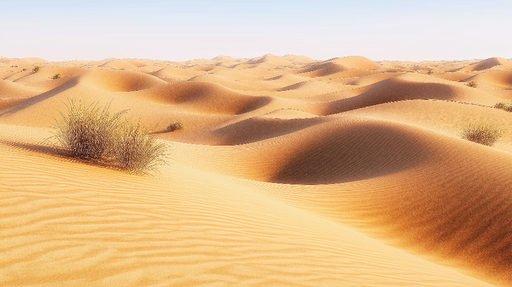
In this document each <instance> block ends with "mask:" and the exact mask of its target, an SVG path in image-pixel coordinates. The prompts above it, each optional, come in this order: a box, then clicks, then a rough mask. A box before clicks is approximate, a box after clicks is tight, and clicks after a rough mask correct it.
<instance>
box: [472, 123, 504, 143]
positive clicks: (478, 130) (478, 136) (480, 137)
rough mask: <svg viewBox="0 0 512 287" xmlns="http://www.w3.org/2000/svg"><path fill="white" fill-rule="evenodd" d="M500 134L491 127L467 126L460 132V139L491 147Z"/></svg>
mask: <svg viewBox="0 0 512 287" xmlns="http://www.w3.org/2000/svg"><path fill="white" fill-rule="evenodd" d="M501 135H502V132H501V131H500V130H499V129H497V128H495V127H494V126H492V125H476V124H469V125H468V126H466V127H465V128H464V129H463V131H462V138H463V139H466V140H469V141H472V142H476V143H479V144H483V145H487V146H492V145H493V144H494V143H495V142H496V141H497V140H498V139H499V138H500V137H501Z"/></svg>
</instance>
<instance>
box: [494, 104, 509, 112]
mask: <svg viewBox="0 0 512 287" xmlns="http://www.w3.org/2000/svg"><path fill="white" fill-rule="evenodd" d="M494 108H495V109H500V110H504V111H507V112H512V104H507V103H503V102H500V103H497V104H495V105H494Z"/></svg>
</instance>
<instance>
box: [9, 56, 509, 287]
mask: <svg viewBox="0 0 512 287" xmlns="http://www.w3.org/2000/svg"><path fill="white" fill-rule="evenodd" d="M36 66H38V67H39V69H38V70H37V71H35V70H34V68H35V67H36ZM56 74H60V77H54V76H55V75H56ZM53 78H55V79H53ZM470 82H476V83H477V84H478V86H477V87H476V88H474V87H470V86H468V85H467V84H468V83H470ZM70 98H78V99H80V100H82V101H84V102H86V103H92V102H99V103H101V104H108V103H111V109H112V110H113V111H120V110H124V109H130V111H129V113H128V116H129V117H133V118H134V119H139V118H140V121H141V122H142V123H143V124H144V125H145V126H147V127H149V128H150V129H152V130H153V131H155V132H156V136H157V137H158V140H159V141H161V142H163V143H165V144H166V145H168V149H169V156H168V159H167V161H168V164H166V165H161V166H159V168H158V171H157V172H155V173H154V174H152V175H132V174H128V173H125V172H122V171H117V170H113V169H109V168H105V167H101V166H96V165H92V164H88V163H84V162H80V161H78V160H72V159H69V158H63V157H61V156H58V155H56V153H55V151H54V149H53V148H52V147H51V145H49V142H48V138H49V137H51V135H52V133H51V132H52V129H53V123H54V119H55V118H56V117H58V116H59V112H63V111H65V110H66V106H65V104H66V103H67V101H68V99H70ZM511 101H512V61H511V60H507V59H503V58H499V57H496V58H490V59H479V60H468V61H438V62H399V61H380V62H377V61H372V60H370V59H367V58H365V57H361V56H351V57H340V58H334V59H330V60H326V61H320V60H314V59H311V58H309V57H306V56H296V55H286V56H275V55H265V56H262V57H258V58H254V59H237V58H233V57H229V56H218V57H216V58H213V59H196V60H191V61H186V62H171V61H159V60H144V59H107V60H103V61H67V62H64V61H63V62H49V61H46V60H44V59H41V58H25V59H10V58H5V57H0V206H1V208H0V227H1V228H0V254H1V256H0V286H512V224H511V223H512V174H511V172H510V171H511V164H512V113H510V112H506V111H504V110H499V109H496V108H493V106H494V105H495V104H496V103H498V102H505V103H510V102H511ZM175 121H179V122H182V123H183V125H184V129H183V130H178V131H174V132H165V128H166V127H167V125H168V124H170V123H172V122H175ZM468 123H486V124H493V125H495V126H496V127H498V128H499V129H500V130H501V131H502V132H503V136H502V138H501V139H500V140H499V141H497V142H496V144H495V145H494V146H492V147H489V146H484V145H480V144H477V143H474V142H470V141H467V140H464V139H462V138H461V136H460V133H461V130H462V128H463V127H464V126H465V125H467V124H468Z"/></svg>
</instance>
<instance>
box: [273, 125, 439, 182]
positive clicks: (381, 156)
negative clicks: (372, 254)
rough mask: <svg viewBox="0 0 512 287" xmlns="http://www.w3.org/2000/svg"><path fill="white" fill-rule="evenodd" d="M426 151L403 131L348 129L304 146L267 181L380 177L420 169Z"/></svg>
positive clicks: (351, 127) (341, 179) (375, 128)
mask: <svg viewBox="0 0 512 287" xmlns="http://www.w3.org/2000/svg"><path fill="white" fill-rule="evenodd" d="M429 149H430V148H429V147H427V146H426V144H424V143H422V141H421V140H420V139H418V137H417V136H416V135H413V134H409V133H408V132H407V131H406V132H403V131H401V130H400V129H397V128H394V127H387V126H381V125H378V124H366V125H365V124H358V125H351V126H350V127H346V128H342V129H339V130H337V131H333V132H331V133H329V134H327V135H318V137H317V138H315V139H314V140H312V141H310V142H304V147H303V148H301V149H300V150H299V151H298V152H296V153H295V154H293V156H292V157H290V160H289V161H288V162H287V163H285V164H284V165H283V166H281V168H280V169H279V170H278V172H277V173H276V174H275V175H274V176H273V177H272V178H271V180H270V181H271V182H276V183H288V184H334V183H344V182H351V181H358V180H364V179H369V178H374V177H378V176H384V175H388V174H392V173H396V172H399V171H402V170H405V169H409V168H412V167H415V166H418V165H421V164H422V163H424V162H425V161H426V160H428V159H429V158H430V156H431V153H430V154H429Z"/></svg>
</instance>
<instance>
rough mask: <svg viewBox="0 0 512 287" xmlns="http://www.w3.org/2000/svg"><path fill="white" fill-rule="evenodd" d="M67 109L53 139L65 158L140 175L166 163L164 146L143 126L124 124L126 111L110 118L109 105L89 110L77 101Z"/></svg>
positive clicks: (57, 121)
mask: <svg viewBox="0 0 512 287" xmlns="http://www.w3.org/2000/svg"><path fill="white" fill-rule="evenodd" d="M67 108H68V110H67V113H61V119H60V120H56V123H55V126H54V127H55V131H54V137H53V138H55V139H56V141H57V143H56V144H55V145H56V146H58V148H59V149H62V150H63V151H64V152H65V154H66V155H68V156H71V157H74V158H78V159H81V160H86V161H91V162H95V163H100V164H105V165H108V166H112V167H115V168H119V169H121V170H125V171H128V172H131V173H137V174H143V173H147V172H148V171H151V170H153V169H154V168H155V166H156V165H158V164H159V163H162V162H163V161H164V160H163V159H164V157H165V146H164V145H163V144H159V143H157V141H156V139H155V138H154V137H152V136H151V135H150V134H149V132H148V131H147V130H146V129H145V128H143V127H142V126H141V125H140V122H139V123H138V124H137V125H133V124H132V123H131V122H129V121H128V120H123V119H122V117H123V115H124V114H125V113H126V112H127V111H126V110H124V111H120V112H117V113H115V114H111V113H110V105H106V106H105V107H103V108H100V107H99V105H98V103H97V102H96V103H93V104H91V105H89V106H86V105H85V104H84V103H82V102H81V101H79V102H78V103H77V101H76V100H70V101H69V102H68V104H67Z"/></svg>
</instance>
